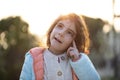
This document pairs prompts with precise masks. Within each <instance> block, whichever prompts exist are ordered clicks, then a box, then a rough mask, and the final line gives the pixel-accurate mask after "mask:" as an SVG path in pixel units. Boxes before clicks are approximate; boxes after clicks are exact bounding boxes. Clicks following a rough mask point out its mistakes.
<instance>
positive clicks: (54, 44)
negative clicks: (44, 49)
mask: <svg viewBox="0 0 120 80" xmlns="http://www.w3.org/2000/svg"><path fill="white" fill-rule="evenodd" d="M75 36H76V29H75V25H74V23H73V22H72V21H70V20H69V19H66V20H62V21H59V22H58V23H57V24H56V26H55V27H54V29H53V30H52V32H51V35H50V47H49V50H51V51H52V52H53V53H55V54H60V53H63V52H65V50H67V49H68V48H69V47H70V46H71V44H72V42H73V40H74V38H75Z"/></svg>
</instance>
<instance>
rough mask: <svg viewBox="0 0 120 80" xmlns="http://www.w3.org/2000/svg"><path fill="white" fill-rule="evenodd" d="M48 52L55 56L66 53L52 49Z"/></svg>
mask: <svg viewBox="0 0 120 80" xmlns="http://www.w3.org/2000/svg"><path fill="white" fill-rule="evenodd" d="M48 50H49V51H50V52H51V53H52V54H54V55H60V54H63V53H64V51H58V50H55V49H51V48H48Z"/></svg>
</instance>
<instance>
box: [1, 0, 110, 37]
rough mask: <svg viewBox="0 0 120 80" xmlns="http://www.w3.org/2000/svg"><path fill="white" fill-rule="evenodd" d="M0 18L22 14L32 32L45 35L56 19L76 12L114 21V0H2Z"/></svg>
mask: <svg viewBox="0 0 120 80" xmlns="http://www.w3.org/2000/svg"><path fill="white" fill-rule="evenodd" d="M0 6H2V7H0V10H1V13H0V19H2V18H3V17H6V16H21V17H22V19H23V20H24V21H26V22H27V23H28V24H29V26H30V27H29V30H30V32H31V33H32V34H35V35H38V36H42V35H45V33H46V32H47V30H48V28H49V27H50V25H51V23H52V22H53V20H54V19H56V18H57V17H58V16H59V15H61V14H67V13H71V12H74V13H76V14H83V15H86V16H88V17H93V18H101V19H103V20H106V21H108V22H110V23H111V22H112V0H91V1H89V2H88V0H75V1H74V0H43V1H39V0H0Z"/></svg>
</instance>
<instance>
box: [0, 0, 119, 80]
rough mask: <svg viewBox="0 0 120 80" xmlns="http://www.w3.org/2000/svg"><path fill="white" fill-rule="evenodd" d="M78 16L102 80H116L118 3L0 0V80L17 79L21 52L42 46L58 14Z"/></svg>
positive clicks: (108, 0)
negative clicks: (80, 18)
mask: <svg viewBox="0 0 120 80" xmlns="http://www.w3.org/2000/svg"><path fill="white" fill-rule="evenodd" d="M73 12H74V13H76V14H78V15H82V16H83V17H84V19H85V21H86V24H87V27H88V29H89V33H90V39H91V46H90V54H89V55H88V56H89V57H90V59H91V60H92V62H93V64H94V65H95V68H96V69H97V71H98V73H99V74H100V76H101V79H102V80H120V0H0V80H19V76H20V72H21V68H22V65H23V62H24V56H25V53H26V52H27V51H28V50H29V49H31V48H32V47H36V46H43V45H44V43H45V41H46V36H45V33H46V32H47V30H48V28H49V27H50V25H51V23H52V22H53V21H54V19H56V18H57V17H58V16H59V15H61V14H67V13H73Z"/></svg>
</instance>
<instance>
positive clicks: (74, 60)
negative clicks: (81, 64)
mask: <svg viewBox="0 0 120 80" xmlns="http://www.w3.org/2000/svg"><path fill="white" fill-rule="evenodd" d="M80 58H81V54H80V55H79V56H78V58H75V59H72V61H73V62H76V61H77V60H79V59H80Z"/></svg>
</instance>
